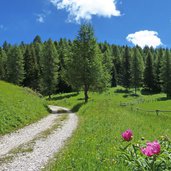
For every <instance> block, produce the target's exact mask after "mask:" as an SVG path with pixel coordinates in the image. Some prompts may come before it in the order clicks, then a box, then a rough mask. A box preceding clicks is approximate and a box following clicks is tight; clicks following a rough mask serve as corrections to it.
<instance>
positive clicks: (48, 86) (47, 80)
mask: <svg viewBox="0 0 171 171" xmlns="http://www.w3.org/2000/svg"><path fill="white" fill-rule="evenodd" d="M58 63H59V59H58V53H57V50H56V48H55V45H54V43H53V42H52V40H51V39H49V40H48V41H47V42H46V43H45V45H44V49H43V60H42V92H43V94H44V95H48V96H49V98H51V95H52V94H53V93H54V92H55V90H56V85H57V83H58V82H57V81H58Z"/></svg>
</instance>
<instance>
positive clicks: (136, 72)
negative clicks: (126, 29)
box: [131, 48, 143, 94]
mask: <svg viewBox="0 0 171 171" xmlns="http://www.w3.org/2000/svg"><path fill="white" fill-rule="evenodd" d="M142 79H143V60H142V57H141V55H140V53H139V50H138V48H134V54H133V59H132V65H131V82H132V85H133V87H134V89H135V94H136V92H137V88H139V87H140V86H141V85H142Z"/></svg>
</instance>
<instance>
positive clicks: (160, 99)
mask: <svg viewBox="0 0 171 171" xmlns="http://www.w3.org/2000/svg"><path fill="white" fill-rule="evenodd" d="M167 100H171V98H167V97H161V98H158V99H157V101H167Z"/></svg>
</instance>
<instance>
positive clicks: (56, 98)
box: [50, 93, 79, 100]
mask: <svg viewBox="0 0 171 171" xmlns="http://www.w3.org/2000/svg"><path fill="white" fill-rule="evenodd" d="M78 95H79V93H72V94H66V95H64V96H62V95H61V96H58V97H52V98H51V99H50V100H62V99H65V98H70V97H74V96H78Z"/></svg>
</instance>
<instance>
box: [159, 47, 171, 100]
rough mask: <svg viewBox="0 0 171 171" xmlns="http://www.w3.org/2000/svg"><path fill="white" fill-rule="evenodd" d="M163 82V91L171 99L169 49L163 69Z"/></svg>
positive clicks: (170, 60) (170, 57) (170, 58)
mask: <svg viewBox="0 0 171 171" xmlns="http://www.w3.org/2000/svg"><path fill="white" fill-rule="evenodd" d="M161 82H162V88H163V91H164V92H165V93H166V95H167V98H171V55H170V52H169V50H168V49H167V50H166V52H165V56H164V59H163V63H162V68H161Z"/></svg>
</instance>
